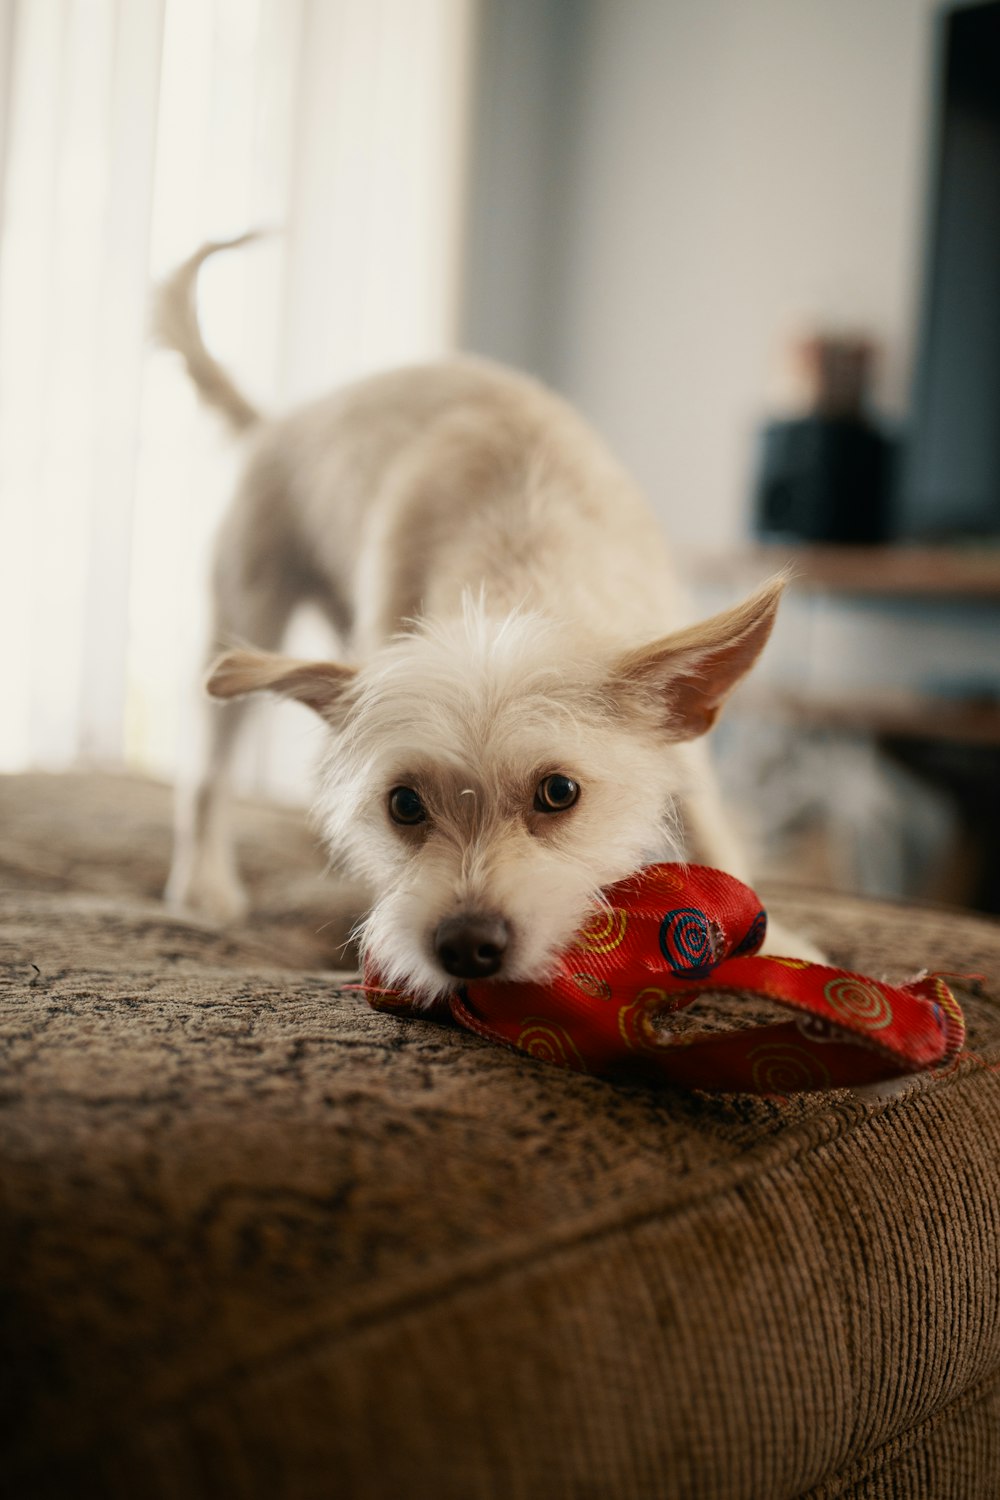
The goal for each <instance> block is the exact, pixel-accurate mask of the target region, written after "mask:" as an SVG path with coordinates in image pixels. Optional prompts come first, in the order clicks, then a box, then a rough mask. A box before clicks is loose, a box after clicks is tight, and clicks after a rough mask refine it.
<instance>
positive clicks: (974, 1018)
mask: <svg viewBox="0 0 1000 1500" xmlns="http://www.w3.org/2000/svg"><path fill="white" fill-rule="evenodd" d="M168 800H169V799H168V797H167V794H166V792H165V791H164V790H163V789H162V788H159V787H156V786H153V785H150V784H146V783H142V782H136V781H127V780H124V779H122V780H112V779H109V778H98V777H91V778H83V777H65V778H46V777H22V778H7V779H5V780H0V885H2V888H3V889H2V898H0V905H2V911H0V916H2V931H0V943H2V947H0V960H2V967H0V977H2V979H3V989H2V993H0V1045H2V1048H3V1078H2V1084H0V1173H2V1185H3V1216H2V1237H0V1291H2V1306H0V1315H2V1320H3V1355H4V1357H3V1361H2V1379H3V1382H4V1388H3V1390H2V1391H0V1413H2V1416H0V1422H2V1425H3V1429H4V1430H3V1449H4V1454H5V1478H6V1480H7V1483H8V1486H9V1489H10V1492H11V1493H12V1494H17V1495H25V1496H29V1495H30V1496H46V1495H57V1494H58V1495H67V1494H73V1495H88V1494H91V1493H93V1494H101V1495H108V1496H113V1497H117V1496H122V1497H132V1496H135V1495H137V1494H142V1495H148V1496H150V1497H157V1500H158V1497H161V1496H163V1497H178V1500H179V1497H182V1496H183V1497H200V1496H206V1497H207V1496H210V1495H211V1496H221V1497H229V1496H235V1497H243V1496H246V1497H254V1500H255V1497H258V1496H261V1497H263V1496H268V1497H271V1496H289V1497H310V1496H351V1497H353V1496H359V1497H364V1500H366V1497H372V1500H383V1497H385V1500H388V1497H394V1500H395V1497H407V1496H415V1497H422V1496H425V1495H426V1496H429V1497H430V1496H441V1497H455V1500H466V1497H469V1500H478V1497H489V1500H493V1497H496V1500H500V1497H505V1500H506V1497H525V1500H534V1497H542V1496H546V1497H548V1496H556V1497H558V1496H567V1497H588V1500H590V1497H593V1500H598V1497H602V1500H603V1497H607V1496H626V1497H632V1496H637V1497H642V1496H658V1497H659V1496H662V1497H671V1496H678V1497H685V1500H688V1497H696V1500H697V1497H712V1500H714V1497H718V1500H741V1497H747V1500H769V1497H789V1500H791V1497H795V1496H803V1495H809V1496H811V1497H814V1500H833V1497H838V1500H839V1497H842V1496H843V1497H847V1496H851V1497H875V1496H889V1495H891V1496H893V1497H896V1496H904V1497H907V1496H911V1495H912V1496H928V1497H938V1496H952V1495H954V1496H961V1497H963V1500H965V1497H978V1496H980V1495H981V1496H983V1497H987V1496H995V1495H996V1494H997V1493H998V1492H1000V1453H998V1439H997V1433H998V1415H1000V1235H998V1229H1000V1007H998V1003H997V1000H996V998H995V997H996V994H997V991H996V988H995V980H996V978H997V976H998V975H1000V936H998V932H997V929H996V927H995V926H993V925H992V924H987V923H985V922H982V921H978V920H975V919H972V918H968V917H961V916H957V915H954V914H951V913H946V912H942V911H920V912H916V911H913V910H910V909H907V908H896V907H891V906H888V905H876V904H870V903H862V902H857V901H853V900H850V899H848V898H843V897H840V898H834V897H824V896H819V895H817V894H816V893H809V892H801V891H799V892H788V891H785V892H775V893H769V892H767V891H766V890H765V891H764V892H763V893H762V894H764V896H765V898H768V897H769V896H770V897H772V899H770V900H769V906H770V907H771V909H772V910H773V911H774V913H775V915H777V916H780V917H781V918H782V919H783V920H784V921H786V922H789V923H792V924H797V925H798V926H799V927H801V928H802V929H804V930H806V931H809V932H810V933H811V935H813V936H814V937H816V938H817V939H818V940H819V941H820V942H821V943H823V944H824V946H825V947H826V949H827V951H828V952H829V953H830V956H831V958H832V959H833V960H834V961H835V962H837V963H838V964H842V965H844V966H845V967H851V968H857V969H860V970H863V971H868V972H872V973H875V974H882V973H885V974H887V975H888V976H889V977H894V978H902V977H904V976H905V975H906V974H907V973H908V972H911V971H912V969H913V967H914V966H915V965H919V964H925V965H927V966H928V967H932V968H941V969H949V970H961V971H970V970H978V971H981V972H982V973H984V974H985V975H987V976H988V982H987V983H986V985H985V986H984V987H983V993H982V994H979V995H975V994H971V993H969V992H968V991H967V990H963V992H962V994H961V998H962V1002H963V1005H964V1008H965V1011H966V1017H967V1020H968V1023H969V1050H968V1052H967V1054H966V1055H964V1056H963V1057H962V1058H961V1059H960V1060H959V1062H958V1063H957V1064H956V1065H955V1066H954V1067H953V1068H951V1069H950V1070H949V1072H948V1073H947V1075H946V1076H942V1077H938V1078H935V1079H933V1080H931V1081H928V1082H927V1083H925V1084H924V1085H922V1086H920V1087H918V1088H916V1089H914V1090H912V1091H910V1092H909V1093H907V1094H905V1095H903V1096H900V1097H897V1098H893V1099H889V1100H884V1101H875V1102H872V1101H868V1100H864V1099H860V1098H858V1097H857V1096H855V1095H852V1094H849V1093H846V1092H838V1093H830V1094H820V1095H810V1096H798V1097H795V1098H790V1099H788V1100H785V1101H782V1100H780V1099H760V1098H751V1097H749V1096H745V1095H732V1096H725V1097H722V1098H714V1099H713V1098H709V1097H707V1096H703V1095H698V1094H686V1093H681V1092H678V1091H673V1090H670V1089H661V1090H656V1091H654V1090H649V1089H643V1088H640V1087H628V1088H625V1087H621V1086H616V1085H613V1084H610V1083H606V1082H602V1081H600V1080H597V1079H593V1078H590V1077H587V1076H583V1075H580V1074H576V1073H570V1072H565V1071H561V1070H557V1069H554V1068H550V1067H547V1066H546V1065H545V1064H543V1063H538V1062H534V1061H532V1060H530V1059H526V1058H523V1057H517V1056H515V1055H513V1054H511V1053H508V1052H505V1051H502V1050H501V1049H499V1048H496V1047H494V1046H492V1045H490V1044H489V1043H486V1042H483V1041H481V1040H479V1039H478V1038H476V1037H474V1036H470V1035H467V1034H464V1033H460V1032H458V1031H455V1030H453V1029H450V1028H448V1027H445V1026H437V1025H434V1024H431V1023H428V1024H427V1025H424V1026H421V1025H417V1024H415V1023H413V1022H407V1021H401V1020H397V1019H395V1018H393V1017H391V1016H388V1015H381V1014H377V1013H375V1012H373V1011H371V1010H369V1008H368V1007H367V1006H366V1005H365V1004H364V1003H363V1001H361V1000H360V998H359V997H357V996H354V995H345V994H342V993H340V992H339V991H338V989H337V987H336V983H335V981H334V978H333V977H332V976H331V974H330V972H329V969H330V967H331V966H332V965H335V964H336V962H337V949H336V943H335V939H334V936H333V934H332V931H331V930H330V929H327V930H325V931H324V930H323V929H324V924H325V923H326V921H327V920H328V913H329V910H330V896H329V893H328V891H327V890H326V889H325V887H324V885H323V882H322V879H321V876H320V873H319V871H320V868H321V865H320V862H319V860H318V858H317V857H316V855H315V853H314V852H313V851H312V849H311V845H310V841H309V839H308V837H307V835H306V834H305V833H304V832H303V831H302V828H301V826H300V824H299V822H298V821H297V820H296V819H295V818H293V817H292V816H291V815H288V814H282V813H278V812H274V811H269V810H265V809H246V810H245V811H244V813H243V815H242V819H241V832H242V845H243V862H244V866H245V868H246V869H247V871H248V873H249V875H250V879H251V885H252V889H253V896H254V917H253V920H252V921H251V923H249V924H248V925H247V926H246V927H245V928H242V929H240V930H238V931H234V932H231V933H228V934H219V933H215V932H213V931H212V930H211V929H210V928H208V927H206V926H204V925H201V924H199V923H197V922H195V921H182V920H179V919H177V918H175V917H172V916H170V915H169V914H168V913H166V911H165V910H164V909H163V907H162V906H161V905H160V904H159V901H158V899H157V893H158V891H159V889H160V888H161V885H162V882H163V880H164V878H165V873H166V863H167V855H168V844H169V834H168V821H169V814H168Z"/></svg>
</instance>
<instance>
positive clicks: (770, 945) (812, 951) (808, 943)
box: [760, 919, 830, 964]
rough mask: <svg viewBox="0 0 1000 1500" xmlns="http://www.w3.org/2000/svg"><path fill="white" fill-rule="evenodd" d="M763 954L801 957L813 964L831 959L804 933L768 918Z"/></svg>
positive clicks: (778, 956)
mask: <svg viewBox="0 0 1000 1500" xmlns="http://www.w3.org/2000/svg"><path fill="white" fill-rule="evenodd" d="M760 951H761V953H762V955H763V956H764V957H765V958H766V957H771V958H801V959H805V960H806V962H807V963H811V964H826V963H829V962H830V960H829V959H828V958H827V956H826V954H825V953H824V952H823V951H822V949H821V948H818V947H817V946H816V944H815V943H814V942H813V941H812V939H811V938H807V937H806V936H805V934H804V933H801V932H793V931H792V930H791V928H790V927H785V926H784V924H783V923H781V922H773V921H771V920H770V919H768V924H767V936H766V937H765V939H764V943H763V946H762V948H761V950H760Z"/></svg>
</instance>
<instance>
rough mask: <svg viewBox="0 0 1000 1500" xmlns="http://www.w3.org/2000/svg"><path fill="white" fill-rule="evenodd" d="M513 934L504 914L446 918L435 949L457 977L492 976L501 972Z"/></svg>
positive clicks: (438, 930)
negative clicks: (503, 916)
mask: <svg viewBox="0 0 1000 1500" xmlns="http://www.w3.org/2000/svg"><path fill="white" fill-rule="evenodd" d="M509 936H510V934H509V931H508V928H507V923H506V922H505V921H504V920H503V918H502V917H480V916H468V915H466V916H459V917H445V919H444V921H443V922H440V923H439V924H438V928H437V931H436V932H435V934H434V952H435V954H436V955H437V959H438V962H439V963H440V965H441V967H442V968H443V969H444V971H445V973H446V974H451V975H452V976H453V977H454V978H455V979H489V977H490V976H491V975H492V974H498V973H499V972H500V966H501V964H502V963H503V956H504V953H505V951H506V948H507V942H508V939H509Z"/></svg>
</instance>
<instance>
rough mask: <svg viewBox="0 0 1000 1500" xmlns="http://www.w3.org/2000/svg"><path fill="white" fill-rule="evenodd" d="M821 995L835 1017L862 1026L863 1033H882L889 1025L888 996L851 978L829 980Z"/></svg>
mask: <svg viewBox="0 0 1000 1500" xmlns="http://www.w3.org/2000/svg"><path fill="white" fill-rule="evenodd" d="M823 995H824V998H825V999H826V1001H827V1003H828V1005H830V1006H831V1008H832V1009H833V1010H835V1011H836V1012H837V1015H838V1016H843V1018H844V1020H845V1021H853V1022H854V1024H855V1025H856V1026H863V1027H864V1029H865V1030H866V1031H881V1030H882V1028H883V1027H884V1026H888V1025H889V1024H890V1023H891V1021H892V1006H891V1005H890V1004H889V999H888V996H887V995H884V994H883V993H882V991H881V990H879V989H876V988H875V986H874V985H873V984H866V983H865V981H864V980H863V979H857V978H855V977H854V976H853V975H851V974H847V975H844V976H843V977H841V978H839V979H831V980H830V981H829V982H828V983H827V984H825V985H824V986H823Z"/></svg>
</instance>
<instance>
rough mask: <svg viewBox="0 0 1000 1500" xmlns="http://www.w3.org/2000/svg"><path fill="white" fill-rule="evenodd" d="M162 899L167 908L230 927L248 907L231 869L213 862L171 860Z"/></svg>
mask: <svg viewBox="0 0 1000 1500" xmlns="http://www.w3.org/2000/svg"><path fill="white" fill-rule="evenodd" d="M163 899H164V901H166V903H167V905H168V906H169V907H170V909H171V911H175V912H178V913H181V914H183V915H185V916H195V917H200V918H201V919H202V920H203V921H205V922H210V923H211V924H212V925H213V926H214V927H233V926H235V925H236V924H237V923H238V922H242V921H243V919H244V917H245V916H246V914H247V911H248V910H249V905H250V903H249V901H248V898H247V893H246V891H245V890H244V889H243V886H242V885H241V884H240V882H239V880H238V878H237V876H236V874H235V872H234V871H233V870H231V869H226V868H225V867H223V866H221V865H219V864H218V863H215V862H211V863H209V862H207V861H197V860H196V861H194V862H189V861H187V860H180V861H175V863H174V866H173V869H172V870H171V871H170V878H169V880H168V881H167V886H166V890H165V891H164V892H163Z"/></svg>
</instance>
